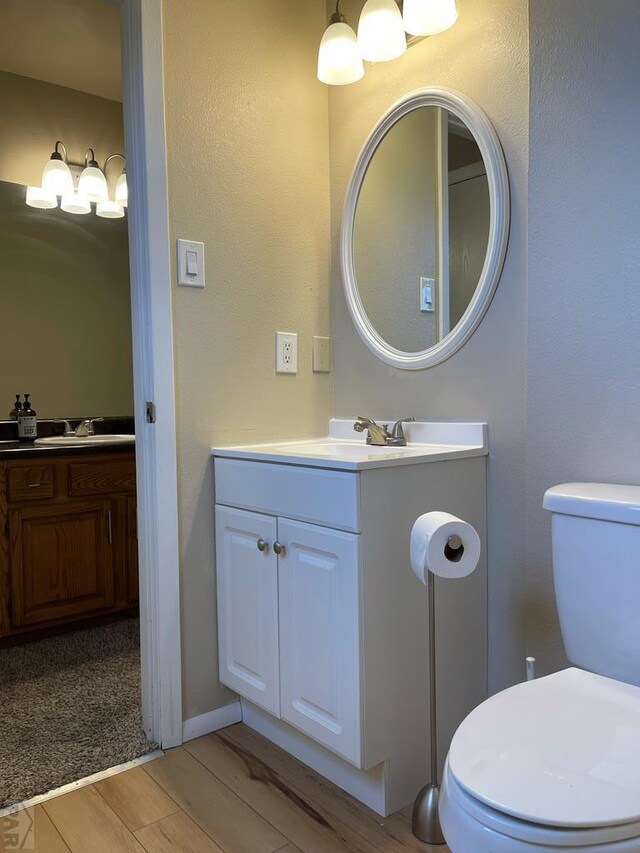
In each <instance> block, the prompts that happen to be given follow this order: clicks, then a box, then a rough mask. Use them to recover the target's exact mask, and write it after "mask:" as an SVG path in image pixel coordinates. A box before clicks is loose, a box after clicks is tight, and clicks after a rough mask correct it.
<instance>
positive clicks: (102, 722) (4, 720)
mask: <svg viewBox="0 0 640 853" xmlns="http://www.w3.org/2000/svg"><path fill="white" fill-rule="evenodd" d="M139 630H140V627H139V622H138V620H137V619H123V620H121V621H118V622H113V623H111V624H109V625H102V626H99V627H96V628H90V629H87V630H83V631H76V632H73V633H70V634H64V635H61V636H59V637H51V638H47V639H44V640H37V641H36V642H33V643H28V644H26V645H24V646H16V647H13V648H7V649H2V650H0V685H1V686H0V697H1V699H0V808H2V807H4V806H7V805H11V804H13V803H16V802H21V801H22V800H26V799H29V798H30V797H34V796H36V794H43V793H45V792H46V791H49V790H51V789H52V788H57V787H59V786H60V785H66V784H67V783H69V782H74V781H76V780H77V779H81V778H82V777H84V776H89V775H90V774H91V773H97V772H98V771H99V770H106V769H107V768H109V767H113V766H114V765H116V764H122V763H123V762H125V761H130V760H131V759H133V758H137V757H138V756H140V755H144V754H145V753H147V752H151V751H152V750H154V749H156V748H157V745H156V744H153V743H150V742H149V741H148V740H147V739H146V737H145V735H144V732H143V730H142V712H141V702H140V641H139Z"/></svg>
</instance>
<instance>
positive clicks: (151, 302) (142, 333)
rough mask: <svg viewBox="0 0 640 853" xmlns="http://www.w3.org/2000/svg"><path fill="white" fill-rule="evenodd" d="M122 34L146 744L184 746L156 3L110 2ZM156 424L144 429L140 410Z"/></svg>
mask: <svg viewBox="0 0 640 853" xmlns="http://www.w3.org/2000/svg"><path fill="white" fill-rule="evenodd" d="M116 2H118V3H119V4H120V12H121V15H120V18H121V26H122V64H123V69H122V71H123V103H124V127H125V153H126V156H127V175H128V182H129V186H130V194H129V199H130V200H129V208H128V217H129V242H130V271H131V313H132V328H133V368H134V398H135V419H136V465H137V485H138V547H139V557H140V569H139V571H140V625H141V628H140V641H141V657H142V706H143V707H142V710H143V724H144V729H145V732H146V733H147V736H148V737H149V738H150V739H152V740H155V741H156V742H158V743H160V744H161V745H162V746H163V747H164V748H167V747H171V746H176V745H178V744H180V743H181V742H182V660H181V643H180V570H179V551H178V480H177V455H176V417H175V394H174V366H173V323H172V306H171V298H172V294H171V283H172V275H171V259H170V251H169V201H168V181H167V163H166V144H165V123H164V86H163V66H162V2H161V0H116ZM147 400H151V401H153V402H154V403H155V406H156V410H157V422H156V423H155V424H148V423H147V421H146V408H145V407H146V401H147Z"/></svg>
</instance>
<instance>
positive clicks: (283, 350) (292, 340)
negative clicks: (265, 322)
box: [276, 332, 298, 373]
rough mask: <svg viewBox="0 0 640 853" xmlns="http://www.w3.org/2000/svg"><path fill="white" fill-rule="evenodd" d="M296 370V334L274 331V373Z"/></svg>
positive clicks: (295, 371) (293, 371)
mask: <svg viewBox="0 0 640 853" xmlns="http://www.w3.org/2000/svg"><path fill="white" fill-rule="evenodd" d="M297 372H298V336H297V334H296V333H295V332H276V373H297Z"/></svg>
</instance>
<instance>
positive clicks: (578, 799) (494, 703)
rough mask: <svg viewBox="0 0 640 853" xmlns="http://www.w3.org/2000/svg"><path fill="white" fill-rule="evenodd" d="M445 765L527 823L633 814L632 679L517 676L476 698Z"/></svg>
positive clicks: (638, 707) (638, 739) (638, 765)
mask: <svg viewBox="0 0 640 853" xmlns="http://www.w3.org/2000/svg"><path fill="white" fill-rule="evenodd" d="M449 768H450V770H451V772H452V774H453V776H454V777H455V779H456V780H457V782H458V783H459V784H460V785H461V786H462V787H463V788H465V789H466V790H467V791H468V792H469V793H470V794H471V795H472V796H474V797H475V798H476V799H478V800H481V801H482V802H484V803H486V804H487V805H489V806H491V807H492V808H494V809H497V810H499V811H501V812H504V813H505V814H508V815H512V816H514V817H517V818H520V819H522V820H527V821H531V822H532V823H536V824H546V825H547V826H558V827H574V828H576V827H578V828H587V827H599V826H614V825H619V824H624V823H632V822H635V821H638V820H640V687H635V686H633V685H629V684H624V683H622V682H619V681H614V680H613V679H610V678H604V677H603V676H601V675H594V674H593V673H590V672H585V671H584V670H580V669H574V668H571V669H566V670H563V671H562V672H558V673H555V674H554V675H549V676H547V677H546V678H539V679H537V680H535V681H529V682H525V683H524V684H518V685H516V686H515V687H511V688H509V689H508V690H505V691H503V692H502V693H498V694H497V695H496V696H493V697H492V698H491V699H488V700H487V701H486V702H483V703H482V704H481V705H479V706H478V707H477V708H476V709H475V710H474V711H472V712H471V714H470V715H469V716H468V717H467V718H466V720H465V721H464V722H463V723H462V725H461V726H460V728H459V729H458V731H457V732H456V734H455V736H454V738H453V740H452V742H451V748H450V750H449Z"/></svg>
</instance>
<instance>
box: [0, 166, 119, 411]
mask: <svg viewBox="0 0 640 853" xmlns="http://www.w3.org/2000/svg"><path fill="white" fill-rule="evenodd" d="M25 198H26V187H25V186H22V185H21V184H14V183H8V182H6V181H0V305H1V306H2V343H1V345H0V420H2V419H5V418H7V417H8V413H9V410H10V408H11V407H12V403H13V401H14V399H15V395H16V394H18V393H20V394H24V393H26V392H28V393H30V394H31V395H32V400H33V405H34V408H35V409H36V411H37V413H38V417H39V418H51V417H66V418H74V417H78V418H81V417H86V416H88V415H103V416H114V417H118V416H131V415H132V414H133V370H132V354H131V310H130V292H129V249H128V238H127V220H126V218H124V219H102V218H100V217H98V216H96V215H95V214H94V213H91V214H89V215H86V216H76V215H73V214H70V213H65V212H64V211H63V210H60V208H57V207H56V208H54V209H52V210H38V209H36V208H33V207H28V206H27V205H26V204H25Z"/></svg>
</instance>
